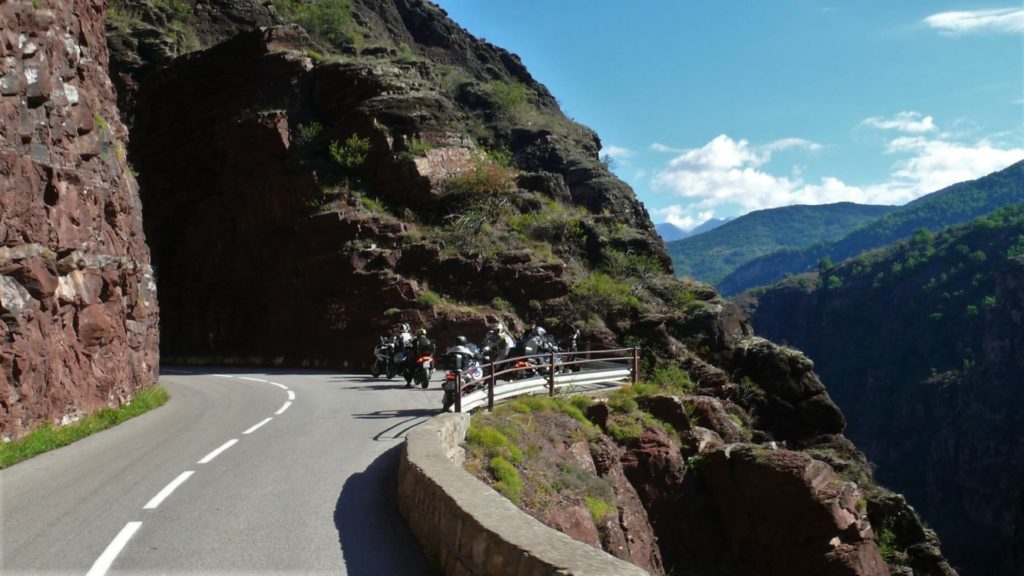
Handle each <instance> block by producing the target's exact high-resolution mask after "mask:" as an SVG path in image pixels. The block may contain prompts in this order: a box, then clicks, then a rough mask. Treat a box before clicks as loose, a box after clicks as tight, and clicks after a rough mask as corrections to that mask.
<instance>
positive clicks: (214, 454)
mask: <svg viewBox="0 0 1024 576" xmlns="http://www.w3.org/2000/svg"><path fill="white" fill-rule="evenodd" d="M235 442H238V438H232V439H231V440H228V441H227V442H225V443H224V445H222V446H221V447H220V448H217V449H216V450H214V451H213V452H210V453H209V454H207V455H206V456H203V459H202V460H200V461H199V464H206V463H207V462H209V461H210V460H213V459H214V458H216V457H217V456H219V455H220V453H221V452H223V451H225V450H227V449H228V448H231V447H232V446H234V445H235Z"/></svg>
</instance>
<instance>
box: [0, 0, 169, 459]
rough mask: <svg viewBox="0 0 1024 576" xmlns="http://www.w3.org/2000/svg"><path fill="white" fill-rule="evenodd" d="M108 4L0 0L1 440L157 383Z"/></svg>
mask: <svg viewBox="0 0 1024 576" xmlns="http://www.w3.org/2000/svg"><path fill="white" fill-rule="evenodd" d="M105 10H106V4H105V3H104V2H99V1H85V0H79V1H67V2H63V1H48V0H34V1H31V2H4V3H3V4H2V5H0V21H2V23H3V33H2V34H3V35H2V36H0V119H2V121H0V435H2V436H3V437H4V438H5V439H7V438H17V437H19V436H21V435H23V434H24V433H25V432H26V431H28V430H30V429H31V428H33V427H35V426H37V425H39V424H41V423H43V422H53V423H59V422H61V421H65V422H66V421H68V420H71V419H74V418H76V417H77V416H79V415H81V414H83V413H87V412H90V411H93V410H95V409H97V408H100V407H103V406H117V405H120V404H122V403H124V402H126V401H128V400H129V399H130V398H131V397H132V395H133V394H134V393H135V391H136V390H138V389H139V388H140V387H142V386H146V385H148V384H152V383H154V382H155V381H156V377H157V369H158V363H159V353H158V344H159V334H158V319H159V316H158V311H157V299H156V284H155V282H154V278H153V271H152V269H151V267H150V260H149V249H148V247H147V246H146V243H145V238H144V235H143V231H142V206H141V204H140V201H139V196H138V187H137V185H136V183H135V179H134V177H133V176H132V173H131V171H130V169H129V166H128V163H127V162H126V157H125V147H124V142H125V139H126V135H127V132H126V130H125V128H124V126H123V125H122V124H121V121H120V119H119V116H118V111H117V107H116V105H115V95H114V90H113V87H112V86H111V82H110V79H109V77H108V75H107V49H106V44H105V40H104V34H103V19H104V14H105Z"/></svg>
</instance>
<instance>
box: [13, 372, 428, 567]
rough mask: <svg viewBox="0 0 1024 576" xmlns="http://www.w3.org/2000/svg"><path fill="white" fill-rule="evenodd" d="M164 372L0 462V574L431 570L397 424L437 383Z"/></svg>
mask: <svg viewBox="0 0 1024 576" xmlns="http://www.w3.org/2000/svg"><path fill="white" fill-rule="evenodd" d="M436 376H437V375H435V378H436ZM161 383H162V384H163V385H164V387H165V388H167V390H168V391H169V392H170V393H171V400H170V401H169V402H168V403H167V404H166V405H165V406H163V407H161V408H158V409H156V410H154V411H152V412H150V413H148V414H144V415H142V416H140V417H138V418H135V419H133V420H130V421H128V422H125V423H123V424H121V425H120V426H117V427H116V428H114V429H111V430H107V431H105V432H101V433H99V434H95V435H93V436H91V437H89V438H86V439H84V440H82V441H80V442H77V443H75V444H73V445H71V446H67V447H65V448H61V449H59V450H55V451H53V452H50V453H47V454H43V455H40V456H37V457H35V458H33V459H30V460H27V461H25V462H22V463H20V464H17V465H15V466H12V467H10V468H8V469H6V470H3V471H0V574H4V575H15V574H41V573H45V574H90V575H96V576H98V575H101V574H139V573H142V572H147V573H152V574H225V573H235V574H283V573H288V574H313V573H329V574H350V575H371V574H372V575H374V576H376V575H387V574H397V575H401V574H430V573H431V572H432V571H431V570H430V568H429V566H428V562H427V560H426V558H425V557H424V555H423V553H422V552H421V550H420V548H419V545H418V544H417V543H416V541H415V539H414V538H413V535H412V533H411V532H410V531H409V530H408V528H406V526H405V524H404V523H403V522H402V520H401V518H400V517H399V515H398V512H397V507H396V504H395V483H396V473H397V463H398V456H399V451H400V449H401V443H402V441H403V439H404V436H405V434H406V433H407V432H408V431H409V430H411V429H412V428H414V427H415V426H417V425H419V424H421V423H423V422H425V421H426V420H427V419H428V418H430V417H431V416H433V415H434V414H436V413H437V412H438V409H439V408H440V404H441V389H440V385H439V383H438V381H437V380H436V379H435V381H434V382H432V383H431V386H430V388H428V389H426V390H421V389H406V388H404V381H402V380H401V379H400V378H396V379H394V380H391V381H387V380H385V379H384V378H383V377H382V378H380V379H376V380H375V379H373V378H370V377H369V376H353V375H343V374H332V373H314V372H283V371H282V372H277V371H274V372H255V371H253V372H245V373H242V372H218V373H217V375H214V374H213V373H206V372H202V373H201V372H199V371H192V370H184V369H182V370H175V369H165V370H164V372H163V374H162V375H161Z"/></svg>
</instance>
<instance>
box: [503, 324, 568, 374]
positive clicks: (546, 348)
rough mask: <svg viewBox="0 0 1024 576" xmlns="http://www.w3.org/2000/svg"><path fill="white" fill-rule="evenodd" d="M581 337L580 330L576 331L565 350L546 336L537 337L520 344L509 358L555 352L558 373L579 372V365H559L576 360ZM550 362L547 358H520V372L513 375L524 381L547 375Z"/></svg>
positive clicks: (517, 366)
mask: <svg viewBox="0 0 1024 576" xmlns="http://www.w3.org/2000/svg"><path fill="white" fill-rule="evenodd" d="M579 337H580V331H579V329H576V330H574V331H573V335H572V337H571V338H570V340H569V345H568V346H567V347H566V349H565V350H563V349H562V348H560V347H559V346H558V344H556V343H555V341H554V340H552V339H551V338H550V337H548V336H546V335H545V336H536V335H535V336H532V337H530V338H528V339H526V340H525V341H523V342H521V343H520V344H518V345H517V346H516V347H515V348H514V349H513V350H512V352H510V353H509V356H511V357H515V356H531V355H535V354H544V353H551V352H554V353H555V355H554V358H555V371H556V372H562V373H565V372H578V371H579V366H577V365H572V366H562V367H559V366H558V365H559V364H562V363H565V362H572V361H573V360H575V359H576V355H577V350H578V348H579V343H578V342H579ZM549 362H550V361H549V360H548V359H546V358H519V359H517V360H516V361H515V367H516V368H518V369H519V370H518V371H517V372H515V373H513V379H514V380H522V379H525V378H530V377H533V376H540V375H542V374H546V373H547V370H548V369H549V368H548V365H549Z"/></svg>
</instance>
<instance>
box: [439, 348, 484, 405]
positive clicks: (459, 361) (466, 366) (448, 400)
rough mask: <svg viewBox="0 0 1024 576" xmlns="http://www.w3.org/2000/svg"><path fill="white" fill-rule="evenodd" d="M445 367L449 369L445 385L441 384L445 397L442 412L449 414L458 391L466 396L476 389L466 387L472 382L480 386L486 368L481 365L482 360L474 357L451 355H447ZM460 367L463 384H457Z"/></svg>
mask: <svg viewBox="0 0 1024 576" xmlns="http://www.w3.org/2000/svg"><path fill="white" fill-rule="evenodd" d="M444 365H445V367H446V368H447V372H446V373H445V375H444V383H442V384H441V388H442V389H443V390H444V397H443V398H442V399H441V410H442V411H444V412H447V411H448V409H449V408H451V407H452V404H455V393H456V390H459V391H460V393H461V394H463V395H464V394H466V393H467V392H472V391H473V390H475V389H476V388H467V387H466V385H467V384H469V383H470V382H473V381H476V382H477V383H478V385H480V382H482V379H483V377H484V368H483V366H482V365H481V364H480V360H478V359H476V358H473V357H472V356H464V355H462V354H450V353H449V354H446V355H445V360H444ZM460 366H461V371H462V382H461V383H459V384H456V380H457V379H458V377H459V376H458V370H459V367H460Z"/></svg>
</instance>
